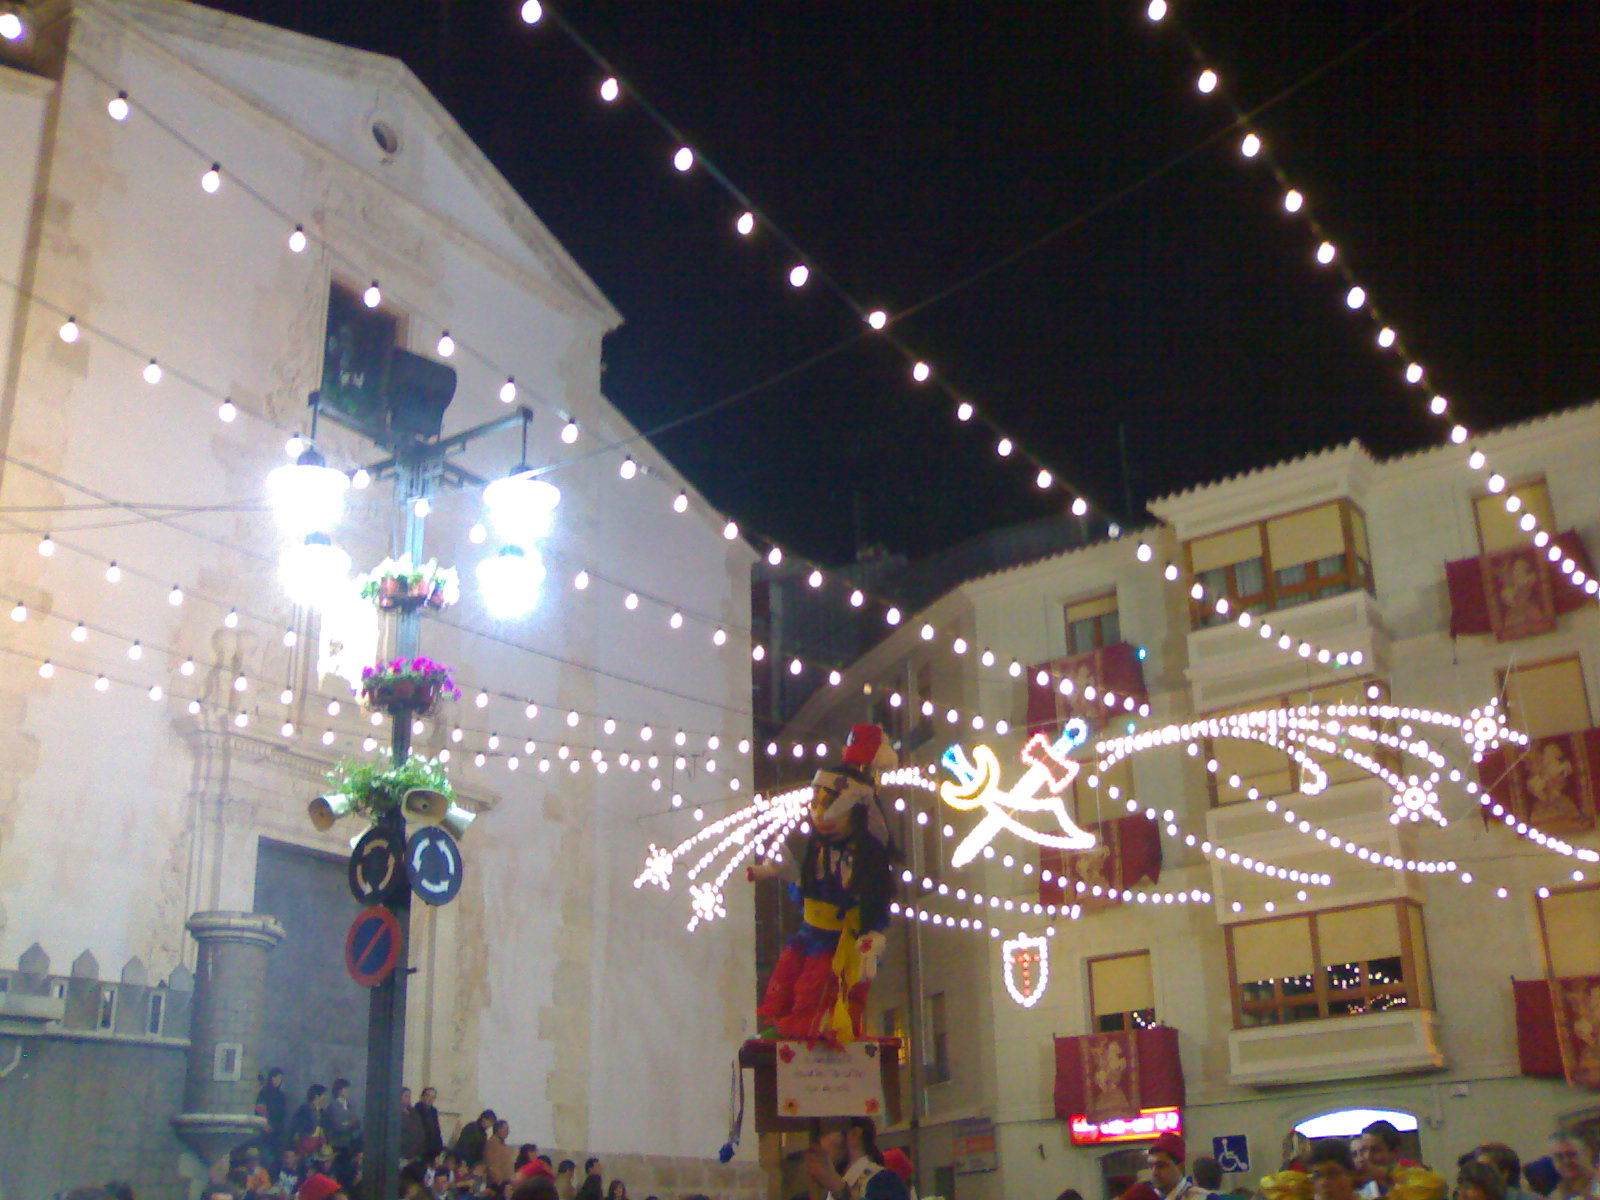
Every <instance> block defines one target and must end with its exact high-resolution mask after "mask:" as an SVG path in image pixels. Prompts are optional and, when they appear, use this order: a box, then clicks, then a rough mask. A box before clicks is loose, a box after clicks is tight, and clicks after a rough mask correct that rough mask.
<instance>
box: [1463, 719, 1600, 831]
mask: <svg viewBox="0 0 1600 1200" xmlns="http://www.w3.org/2000/svg"><path fill="white" fill-rule="evenodd" d="M1478 782H1479V783H1480V784H1481V785H1482V787H1483V789H1484V790H1485V791H1487V792H1488V793H1489V795H1490V796H1491V797H1493V798H1494V799H1495V800H1497V801H1498V802H1499V803H1500V804H1502V805H1504V806H1505V808H1506V809H1507V810H1508V811H1509V812H1511V813H1512V814H1514V815H1515V816H1516V818H1517V820H1519V821H1525V822H1527V823H1528V824H1529V825H1533V826H1535V827H1537V828H1538V829H1540V830H1542V831H1543V832H1545V833H1583V832H1586V831H1587V830H1591V829H1593V828H1594V827H1595V812H1596V809H1597V807H1600V802H1597V798H1596V794H1595V793H1596V789H1597V788H1600V729H1585V730H1583V731H1582V732H1580V733H1562V734H1557V735H1555V736H1554V737H1542V738H1534V739H1533V741H1532V742H1530V743H1529V744H1528V745H1527V746H1501V747H1499V748H1497V749H1494V750H1490V751H1488V752H1487V753H1485V754H1484V756H1483V758H1482V759H1481V760H1479V762H1478ZM1485 819H1488V816H1487V813H1486V814H1485Z"/></svg>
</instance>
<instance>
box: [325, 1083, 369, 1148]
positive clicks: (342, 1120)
mask: <svg viewBox="0 0 1600 1200" xmlns="http://www.w3.org/2000/svg"><path fill="white" fill-rule="evenodd" d="M322 1125H323V1128H324V1129H326V1130H327V1133H328V1145H329V1146H331V1147H333V1151H334V1153H335V1154H340V1153H342V1152H343V1151H345V1150H347V1149H349V1147H351V1146H352V1145H354V1144H355V1143H356V1142H359V1141H360V1140H361V1120H360V1118H359V1117H357V1116H356V1114H355V1113H354V1112H352V1111H351V1109H350V1081H349V1080H348V1079H335V1080H334V1081H333V1090H332V1092H330V1093H329V1095H328V1107H327V1108H326V1109H324V1110H323V1113H322Z"/></svg>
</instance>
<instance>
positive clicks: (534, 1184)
mask: <svg viewBox="0 0 1600 1200" xmlns="http://www.w3.org/2000/svg"><path fill="white" fill-rule="evenodd" d="M534 1161H535V1162H537V1161H538V1160H537V1159H535V1160H534ZM511 1200H556V1184H555V1180H553V1179H552V1178H550V1176H548V1175H535V1176H534V1177H533V1178H531V1179H525V1180H523V1181H522V1182H521V1183H519V1184H518V1185H517V1190H516V1191H515V1192H513V1193H512V1194H511Z"/></svg>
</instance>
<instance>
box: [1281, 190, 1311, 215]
mask: <svg viewBox="0 0 1600 1200" xmlns="http://www.w3.org/2000/svg"><path fill="white" fill-rule="evenodd" d="M1305 202H1306V198H1305V197H1304V196H1302V195H1301V194H1300V193H1299V192H1298V191H1296V190H1295V189H1294V188H1290V189H1289V190H1288V191H1287V192H1285V193H1284V194H1283V210H1284V211H1285V212H1292V213H1297V212H1299V211H1300V209H1301V208H1302V207H1303V206H1304V205H1305Z"/></svg>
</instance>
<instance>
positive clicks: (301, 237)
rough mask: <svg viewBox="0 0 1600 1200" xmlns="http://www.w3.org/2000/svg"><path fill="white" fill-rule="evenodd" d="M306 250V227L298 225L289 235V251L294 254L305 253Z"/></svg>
mask: <svg viewBox="0 0 1600 1200" xmlns="http://www.w3.org/2000/svg"><path fill="white" fill-rule="evenodd" d="M305 248H306V230H305V226H304V225H296V226H295V227H294V229H293V231H292V232H291V233H290V234H289V251H290V253H292V254H301V253H304V251H305Z"/></svg>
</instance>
